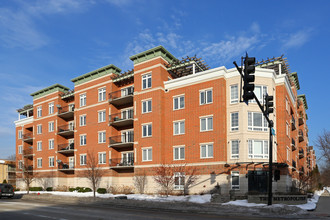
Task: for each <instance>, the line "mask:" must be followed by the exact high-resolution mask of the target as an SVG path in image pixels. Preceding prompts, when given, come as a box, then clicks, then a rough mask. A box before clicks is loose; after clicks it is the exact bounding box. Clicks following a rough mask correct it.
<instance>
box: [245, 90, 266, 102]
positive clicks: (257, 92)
mask: <svg viewBox="0 0 330 220" xmlns="http://www.w3.org/2000/svg"><path fill="white" fill-rule="evenodd" d="M254 94H255V95H256V97H257V98H258V100H259V101H260V103H261V104H263V103H264V97H265V95H266V94H267V86H255V87H254ZM249 102H253V103H255V102H256V101H255V99H252V100H250V101H249Z"/></svg>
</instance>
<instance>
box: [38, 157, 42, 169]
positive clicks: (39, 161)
mask: <svg viewBox="0 0 330 220" xmlns="http://www.w3.org/2000/svg"><path fill="white" fill-rule="evenodd" d="M37 167H38V168H41V167H42V158H38V159H37Z"/></svg>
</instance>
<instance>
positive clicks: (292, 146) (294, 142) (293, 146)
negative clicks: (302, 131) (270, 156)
mask: <svg viewBox="0 0 330 220" xmlns="http://www.w3.org/2000/svg"><path fill="white" fill-rule="evenodd" d="M291 148H292V151H295V150H297V146H296V141H295V140H294V139H293V138H291Z"/></svg>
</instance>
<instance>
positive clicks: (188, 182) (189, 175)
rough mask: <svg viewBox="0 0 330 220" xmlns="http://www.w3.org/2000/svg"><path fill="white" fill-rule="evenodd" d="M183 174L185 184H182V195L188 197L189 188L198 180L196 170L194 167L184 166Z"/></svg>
mask: <svg viewBox="0 0 330 220" xmlns="http://www.w3.org/2000/svg"><path fill="white" fill-rule="evenodd" d="M184 174H185V183H184V189H183V194H184V195H188V194H189V188H190V187H191V186H192V185H193V184H195V183H196V182H197V180H198V179H199V176H198V169H197V168H196V167H187V166H184Z"/></svg>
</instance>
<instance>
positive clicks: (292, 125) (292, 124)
mask: <svg viewBox="0 0 330 220" xmlns="http://www.w3.org/2000/svg"><path fill="white" fill-rule="evenodd" d="M291 127H292V131H293V130H296V120H295V118H294V117H293V115H292V116H291Z"/></svg>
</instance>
